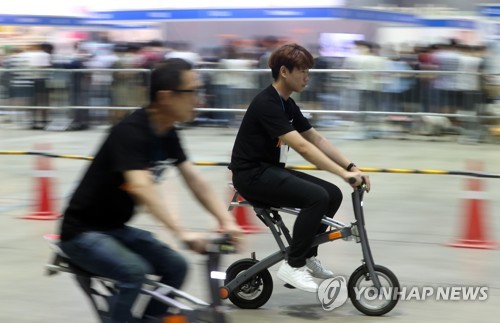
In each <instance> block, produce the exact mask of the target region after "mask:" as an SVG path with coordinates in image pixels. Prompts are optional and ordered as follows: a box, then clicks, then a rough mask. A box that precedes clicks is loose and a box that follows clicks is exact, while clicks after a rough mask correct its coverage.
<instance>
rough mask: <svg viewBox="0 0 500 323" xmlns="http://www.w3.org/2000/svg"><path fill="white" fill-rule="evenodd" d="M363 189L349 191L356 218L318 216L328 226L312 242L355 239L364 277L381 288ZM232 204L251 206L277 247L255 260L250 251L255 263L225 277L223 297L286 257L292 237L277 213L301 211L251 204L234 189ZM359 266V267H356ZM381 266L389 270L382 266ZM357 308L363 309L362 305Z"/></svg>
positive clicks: (230, 208) (296, 214)
mask: <svg viewBox="0 0 500 323" xmlns="http://www.w3.org/2000/svg"><path fill="white" fill-rule="evenodd" d="M365 191H366V190H365V186H364V185H361V186H358V187H356V188H354V190H353V192H352V194H351V197H352V204H353V210H354V217H355V222H353V223H351V225H350V226H348V225H346V224H344V223H342V222H340V221H337V220H334V219H332V218H329V217H326V216H324V217H323V218H322V220H321V223H322V224H325V225H327V226H329V229H328V230H327V231H326V232H324V233H321V234H318V235H316V237H315V238H314V241H313V244H312V246H317V245H320V244H323V243H326V242H330V241H335V240H338V239H344V240H352V239H353V238H354V239H355V241H356V242H358V243H361V249H362V254H363V258H362V265H361V267H363V266H366V268H367V273H368V276H367V279H371V280H372V282H373V287H375V288H376V290H377V291H380V289H381V282H380V280H379V277H378V275H377V274H376V268H375V267H376V265H375V263H374V259H373V255H372V252H371V249H370V245H369V242H368V235H367V232H366V229H365V219H364V213H363V196H364V193H365ZM235 207H253V209H254V210H255V213H256V215H257V217H258V218H259V219H260V220H261V221H262V222H263V223H264V224H265V225H266V226H267V227H268V228H269V229H270V230H271V233H272V235H273V237H274V239H275V240H276V242H277V244H278V246H279V250H278V251H276V252H274V253H272V254H271V255H269V256H267V257H265V258H263V259H261V260H258V261H257V260H256V256H255V252H253V253H252V254H251V259H252V260H254V261H255V264H253V265H252V266H250V267H249V268H248V269H246V270H245V271H243V272H241V273H240V274H238V275H237V276H236V277H234V279H232V280H231V281H229V282H228V281H226V282H225V284H224V286H222V287H221V288H220V292H219V294H220V296H221V298H223V299H226V298H230V297H229V296H230V295H231V294H232V293H235V292H237V290H238V289H239V288H240V286H242V285H243V284H245V283H246V282H248V281H249V280H250V279H252V277H254V276H256V275H258V274H259V273H261V272H262V271H266V270H267V269H268V268H270V267H272V266H273V265H275V264H277V263H278V262H280V261H282V260H284V259H287V258H288V256H287V251H288V248H289V247H288V246H289V245H290V243H291V241H292V237H291V235H290V232H289V230H288V228H287V226H286V225H285V223H284V222H283V219H282V217H281V215H280V213H287V214H292V215H295V216H298V214H299V212H300V209H293V208H284V207H272V206H265V205H258V204H253V205H252V204H251V203H249V202H248V201H247V200H242V197H241V196H240V194H239V193H238V192H237V191H236V190H235V193H234V195H233V198H232V200H231V202H230V206H229V210H232V209H234V208H235ZM282 235H283V236H284V237H285V240H286V245H285V243H284V242H283V239H282V238H281V236H282ZM379 267H382V266H379ZM359 269H360V268H358V270H359ZM384 270H387V271H389V270H388V269H387V268H385V267H384ZM389 272H390V271H389ZM390 274H391V275H392V276H391V277H392V280H393V281H395V285H397V286H399V282H398V281H397V278H396V276H395V275H394V274H392V272H391V273H390ZM285 286H287V285H285ZM287 287H290V286H287ZM351 299H352V298H351ZM396 302H397V299H396ZM391 306H392V307H391V308H390V309H389V310H391V309H392V308H393V307H394V306H395V303H394V304H393V305H391ZM356 307H357V306H356ZM358 309H360V308H358ZM360 310H361V311H363V310H362V309H360ZM363 312H364V313H365V314H367V315H382V314H373V312H370V311H366V312H365V311H363ZM385 313H386V312H384V313H383V314H385Z"/></svg>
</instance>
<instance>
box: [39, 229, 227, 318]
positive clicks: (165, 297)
mask: <svg viewBox="0 0 500 323" xmlns="http://www.w3.org/2000/svg"><path fill="white" fill-rule="evenodd" d="M44 238H45V239H46V240H47V241H48V242H49V244H50V246H51V248H52V249H53V250H54V254H53V256H52V258H51V261H50V262H49V263H48V264H47V265H46V270H47V274H48V275H49V276H51V275H55V274H57V273H59V272H66V273H71V274H73V275H74V277H75V279H76V281H77V283H78V285H79V286H80V287H81V289H82V290H83V291H84V293H85V295H86V296H87V297H88V298H89V300H90V302H91V304H92V307H93V309H94V310H95V313H96V315H97V317H98V318H99V320H100V321H101V322H105V321H106V319H107V317H108V310H109V302H110V300H111V298H112V296H113V295H115V294H116V293H117V292H118V291H117V289H116V288H115V287H114V285H115V281H113V280H112V279H109V278H105V277H100V276H96V275H94V274H92V273H90V272H88V271H85V270H83V269H81V268H79V267H78V266H76V265H74V264H72V263H71V259H69V258H68V257H67V256H65V254H64V253H63V252H62V250H61V249H60V248H59V246H58V242H59V236H57V235H54V234H48V235H45V237H44ZM234 252H235V247H234V245H233V244H232V243H231V238H230V237H229V236H227V235H222V236H220V237H218V238H216V239H212V240H210V241H209V242H208V243H207V245H206V255H207V262H206V266H205V268H206V277H208V278H207V280H208V287H209V289H210V296H211V303H207V302H205V301H203V300H201V299H199V298H197V297H195V296H193V295H191V294H189V293H187V292H184V291H182V290H179V289H176V288H173V287H171V286H168V285H165V284H162V283H160V282H158V281H155V280H154V278H153V279H146V281H145V283H144V286H143V288H142V289H141V294H144V295H148V296H150V298H149V300H150V299H156V300H158V301H160V302H162V303H164V304H166V305H168V306H169V313H168V315H166V316H165V317H159V318H158V319H157V320H155V319H153V320H151V319H147V320H146V319H145V318H144V317H143V313H134V322H148V323H165V322H190V323H193V322H206V323H227V322H228V320H227V318H226V316H225V314H224V312H223V310H222V304H221V303H222V301H221V299H220V297H219V294H218V291H219V288H220V283H219V281H220V280H221V279H223V277H224V276H225V275H224V274H225V273H224V272H219V271H218V270H219V263H220V258H221V255H222V254H229V253H234ZM221 277H222V278H221ZM143 305H144V308H145V307H146V306H145V305H147V304H143Z"/></svg>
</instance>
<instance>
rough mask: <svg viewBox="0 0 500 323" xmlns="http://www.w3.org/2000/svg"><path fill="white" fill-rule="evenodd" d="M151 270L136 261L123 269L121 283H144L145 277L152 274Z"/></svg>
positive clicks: (146, 264) (141, 262)
mask: <svg viewBox="0 0 500 323" xmlns="http://www.w3.org/2000/svg"><path fill="white" fill-rule="evenodd" d="M153 272H154V271H153V268H152V267H151V266H150V265H149V264H148V263H146V262H144V261H138V262H136V263H133V264H129V265H127V266H126V268H124V272H123V273H122V279H121V280H122V281H126V282H131V283H140V282H143V281H144V278H145V277H146V275H148V274H151V273H153Z"/></svg>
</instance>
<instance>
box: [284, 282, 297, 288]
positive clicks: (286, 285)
mask: <svg viewBox="0 0 500 323" xmlns="http://www.w3.org/2000/svg"><path fill="white" fill-rule="evenodd" d="M283 286H285V287H286V288H290V289H295V286H292V285H290V284H289V283H286V284H285V285H283Z"/></svg>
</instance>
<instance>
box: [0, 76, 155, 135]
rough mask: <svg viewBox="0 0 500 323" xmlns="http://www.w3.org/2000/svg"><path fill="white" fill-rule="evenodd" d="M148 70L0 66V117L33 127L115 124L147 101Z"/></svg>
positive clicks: (81, 127)
mask: <svg viewBox="0 0 500 323" xmlns="http://www.w3.org/2000/svg"><path fill="white" fill-rule="evenodd" d="M149 73H150V70H148V69H0V100H1V101H0V102H1V103H0V115H1V116H3V120H4V122H5V121H9V122H11V123H15V124H20V125H22V126H26V125H28V126H29V127H31V128H34V129H41V128H43V129H47V130H67V129H85V128H87V127H89V126H90V125H91V124H101V123H105V124H109V123H115V122H117V121H118V120H119V119H120V118H121V117H123V116H124V114H125V113H126V111H127V110H130V109H135V108H137V107H140V106H143V105H145V104H147V102H148V88H149Z"/></svg>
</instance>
